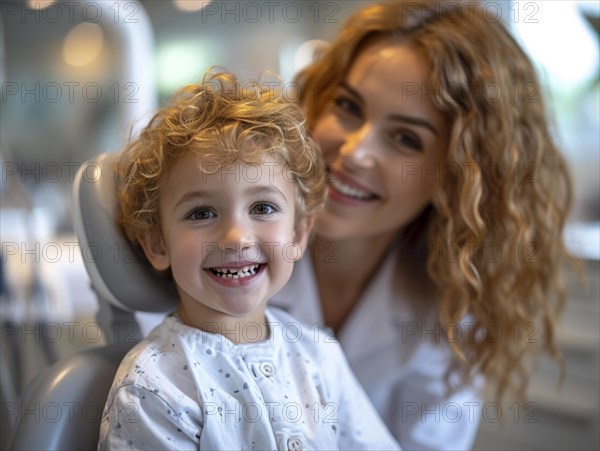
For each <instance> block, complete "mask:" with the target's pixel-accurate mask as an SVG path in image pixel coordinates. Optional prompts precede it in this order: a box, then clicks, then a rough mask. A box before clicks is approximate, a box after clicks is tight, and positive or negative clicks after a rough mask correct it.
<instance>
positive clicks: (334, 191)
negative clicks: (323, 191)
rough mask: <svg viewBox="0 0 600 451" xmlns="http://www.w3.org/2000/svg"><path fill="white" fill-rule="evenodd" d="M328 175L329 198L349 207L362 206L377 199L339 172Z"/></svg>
mask: <svg viewBox="0 0 600 451" xmlns="http://www.w3.org/2000/svg"><path fill="white" fill-rule="evenodd" d="M330 173H331V178H330V182H331V183H330V184H329V197H330V198H332V199H334V200H336V201H339V202H342V203H346V204H351V205H357V204H364V203H365V202H372V201H374V200H377V199H379V196H378V195H377V194H375V193H373V192H372V191H370V190H369V189H367V188H365V187H363V186H362V185H360V184H359V183H357V182H355V181H354V180H351V179H350V178H348V177H346V176H344V175H342V174H340V173H339V172H337V171H333V170H332V171H331V172H330Z"/></svg>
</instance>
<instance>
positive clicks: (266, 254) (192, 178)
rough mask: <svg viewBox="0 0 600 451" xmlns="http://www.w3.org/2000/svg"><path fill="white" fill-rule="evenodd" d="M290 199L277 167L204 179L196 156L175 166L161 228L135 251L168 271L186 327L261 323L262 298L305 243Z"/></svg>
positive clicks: (279, 282)
mask: <svg viewBox="0 0 600 451" xmlns="http://www.w3.org/2000/svg"><path fill="white" fill-rule="evenodd" d="M249 168H252V169H249ZM295 195H296V193H295V186H294V183H293V182H292V181H291V180H289V177H285V176H284V172H283V167H282V164H280V163H279V162H268V161H263V162H262V163H261V164H259V165H255V166H249V165H246V164H245V163H243V162H240V161H238V162H236V163H235V164H234V165H233V166H230V167H227V168H220V169H218V170H216V171H213V172H212V173H210V174H207V173H206V172H204V171H202V159H201V158H200V157H198V156H194V155H190V156H187V157H184V158H182V159H180V160H179V161H178V162H177V163H175V165H174V166H173V167H172V168H171V170H170V171H169V172H168V175H167V176H166V177H165V180H164V184H163V186H162V187H161V196H160V205H159V211H160V230H155V231H152V232H148V233H147V234H146V235H145V238H144V240H143V243H142V246H143V248H144V251H145V252H146V255H147V257H148V259H149V260H150V262H151V263H152V265H153V266H154V268H155V269H157V270H168V269H169V268H170V270H171V272H172V274H173V278H174V280H175V283H176V285H177V290H178V292H179V296H180V299H181V304H180V309H179V312H180V314H181V316H182V317H183V318H184V320H185V322H186V323H187V324H189V325H191V326H194V327H198V328H200V329H207V325H208V324H210V330H213V331H214V328H215V325H216V324H223V326H224V327H227V324H229V327H232V328H233V327H235V324H234V323H237V325H243V324H245V323H248V322H258V323H259V324H262V323H264V308H265V304H266V301H267V300H268V299H269V298H270V297H271V296H272V295H273V294H274V293H275V292H277V291H278V290H279V289H281V288H282V287H283V285H285V283H286V282H287V280H288V279H289V277H290V275H291V272H292V269H293V262H294V261H295V260H297V259H299V258H300V256H301V254H302V252H303V251H304V248H305V246H306V239H307V236H308V230H306V229H307V227H305V224H306V220H304V221H299V222H298V224H296V222H295V213H296V212H295ZM295 226H296V227H295ZM203 325H204V327H203Z"/></svg>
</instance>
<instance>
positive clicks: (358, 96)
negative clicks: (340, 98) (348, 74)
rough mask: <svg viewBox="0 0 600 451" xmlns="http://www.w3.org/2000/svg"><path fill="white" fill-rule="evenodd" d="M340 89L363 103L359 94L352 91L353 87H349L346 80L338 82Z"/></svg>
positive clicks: (354, 90)
mask: <svg viewBox="0 0 600 451" xmlns="http://www.w3.org/2000/svg"><path fill="white" fill-rule="evenodd" d="M340 88H342V89H344V90H346V91H348V92H349V93H350V94H352V96H353V97H356V99H357V100H359V101H360V102H361V103H362V102H363V98H362V96H361V95H360V93H359V92H358V91H357V90H356V89H354V88H353V87H351V86H350V85H349V84H348V82H346V80H342V81H341V82H340Z"/></svg>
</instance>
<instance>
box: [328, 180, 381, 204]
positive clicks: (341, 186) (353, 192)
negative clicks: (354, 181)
mask: <svg viewBox="0 0 600 451" xmlns="http://www.w3.org/2000/svg"><path fill="white" fill-rule="evenodd" d="M331 188H333V189H334V190H336V191H338V192H339V193H341V194H343V195H345V196H348V197H353V198H354V199H361V200H364V199H371V198H372V197H374V196H373V195H372V194H371V193H368V192H366V191H363V190H361V189H357V188H355V187H353V186H350V185H346V184H345V183H344V182H342V181H340V180H337V179H336V180H335V181H334V183H332V184H331Z"/></svg>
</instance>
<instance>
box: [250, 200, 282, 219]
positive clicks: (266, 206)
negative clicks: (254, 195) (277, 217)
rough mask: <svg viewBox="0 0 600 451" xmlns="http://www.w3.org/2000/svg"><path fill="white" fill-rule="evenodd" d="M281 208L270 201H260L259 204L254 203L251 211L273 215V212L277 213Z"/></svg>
mask: <svg viewBox="0 0 600 451" xmlns="http://www.w3.org/2000/svg"><path fill="white" fill-rule="evenodd" d="M278 211H279V209H278V208H277V207H276V206H275V205H273V204H270V203H267V202H260V203H258V204H254V205H253V206H252V208H251V209H250V213H251V214H253V215H260V216H267V215H272V214H273V213H277V212H278Z"/></svg>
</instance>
